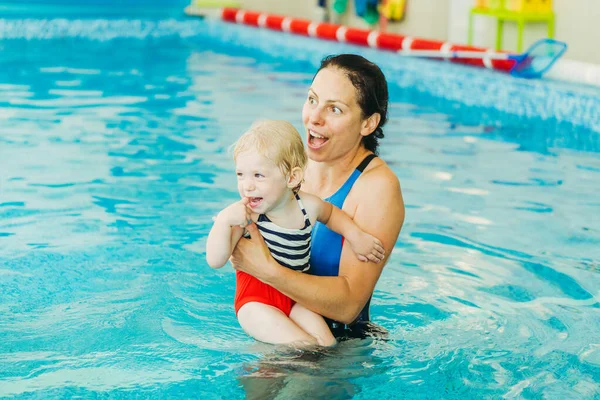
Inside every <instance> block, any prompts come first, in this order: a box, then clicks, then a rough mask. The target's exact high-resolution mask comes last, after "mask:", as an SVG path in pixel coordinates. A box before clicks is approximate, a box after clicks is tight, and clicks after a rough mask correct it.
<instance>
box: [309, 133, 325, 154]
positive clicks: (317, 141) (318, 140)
mask: <svg viewBox="0 0 600 400" xmlns="http://www.w3.org/2000/svg"><path fill="white" fill-rule="evenodd" d="M328 140H329V139H328V138H326V137H325V136H321V135H319V134H318V133H315V132H313V131H311V130H310V129H309V130H308V147H310V148H311V149H315V150H316V149H320V148H321V147H323V146H324V145H325V143H327V141H328Z"/></svg>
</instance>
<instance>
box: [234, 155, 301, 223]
mask: <svg viewBox="0 0 600 400" xmlns="http://www.w3.org/2000/svg"><path fill="white" fill-rule="evenodd" d="M235 171H236V174H237V177H238V191H239V192H240V195H241V196H242V197H248V198H249V199H250V202H249V203H248V205H249V206H250V208H251V209H252V211H253V212H255V213H257V214H265V213H267V212H269V211H272V210H274V209H276V208H278V207H279V206H281V205H282V204H284V203H285V201H286V200H287V199H288V198H289V197H288V196H289V195H290V193H291V190H290V188H289V187H288V185H287V179H286V176H285V175H284V174H283V173H282V172H281V169H279V166H277V165H276V164H275V163H274V162H273V161H271V160H269V159H268V158H266V157H264V156H262V155H260V154H259V153H258V152H256V151H251V150H249V151H244V152H242V153H240V154H238V156H237V158H236V162H235Z"/></svg>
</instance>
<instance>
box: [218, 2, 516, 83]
mask: <svg viewBox="0 0 600 400" xmlns="http://www.w3.org/2000/svg"><path fill="white" fill-rule="evenodd" d="M219 14H220V15H219ZM217 15H219V16H220V18H221V19H223V20H224V21H228V22H234V23H238V24H244V25H250V26H255V27H257V28H266V29H271V30H275V31H282V32H288V33H293V34H296V35H303V36H310V37H315V38H319V39H325V40H333V41H338V42H345V43H352V44H356V45H360V46H369V47H373V48H377V49H381V50H387V51H393V52H401V53H405V54H410V52H411V51H413V50H421V51H422V50H430V51H432V53H431V54H432V55H431V57H435V55H434V54H437V53H438V52H439V53H445V54H447V55H450V54H452V52H456V51H473V52H478V53H484V54H490V55H491V54H493V53H494V52H493V51H491V50H488V49H484V48H480V47H473V46H462V45H456V44H452V43H448V42H442V41H437V40H428V39H420V38H413V37H410V36H403V35H399V34H396V33H389V32H378V31H372V30H368V29H360V28H352V27H347V26H343V25H337V24H331V23H327V22H314V21H310V20H307V19H301V18H291V17H284V16H281V15H274V14H266V13H261V12H257V11H246V10H241V9H239V8H229V7H226V8H223V9H221V10H220V13H217ZM449 58H450V57H449ZM450 59H451V61H454V62H460V63H463V64H470V65H475V66H480V67H486V68H491V69H495V70H500V71H510V69H511V68H512V67H513V65H514V63H515V62H514V61H512V60H496V59H492V58H491V57H486V56H484V57H483V58H450Z"/></svg>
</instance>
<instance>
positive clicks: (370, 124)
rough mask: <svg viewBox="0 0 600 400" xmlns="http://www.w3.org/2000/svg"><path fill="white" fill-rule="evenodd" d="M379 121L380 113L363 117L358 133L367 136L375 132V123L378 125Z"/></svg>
mask: <svg viewBox="0 0 600 400" xmlns="http://www.w3.org/2000/svg"><path fill="white" fill-rule="evenodd" d="M379 121H381V114H379V113H374V114H372V115H371V116H370V117H369V118H367V119H365V120H364V121H363V122H362V127H361V129H360V134H361V135H362V136H369V135H370V134H371V133H373V132H375V129H377V125H379Z"/></svg>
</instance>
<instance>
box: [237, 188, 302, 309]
mask: <svg viewBox="0 0 600 400" xmlns="http://www.w3.org/2000/svg"><path fill="white" fill-rule="evenodd" d="M295 196H296V201H297V202H298V207H299V208H300V211H302V215H303V216H304V226H303V227H302V228H300V229H297V228H296V229H290V228H283V227H281V226H279V225H276V224H274V223H273V222H271V220H270V219H269V218H268V217H267V216H266V215H265V214H260V215H259V216H258V220H257V221H256V225H257V227H258V230H259V231H260V233H261V235H262V236H263V238H264V239H265V243H266V244H267V247H268V248H269V251H270V252H271V255H272V256H273V258H274V259H275V260H276V261H277V262H278V263H279V264H281V265H283V266H284V267H287V268H290V269H293V270H294V271H298V272H306V271H308V270H309V269H310V264H309V259H310V242H311V234H312V225H311V223H310V220H309V218H308V214H307V213H306V210H305V208H304V205H303V204H302V200H300V196H298V195H297V194H296V195H295ZM250 302H258V303H263V304H267V305H270V306H273V307H276V308H278V309H280V310H281V311H282V312H283V313H284V314H285V315H287V316H289V315H290V311H291V310H292V307H293V305H294V301H293V300H292V299H290V298H289V297H287V296H286V295H284V294H283V293H281V292H279V291H278V290H276V289H275V288H273V287H271V286H269V285H267V284H265V283H263V282H261V281H259V280H258V279H256V278H254V277H253V276H252V275H248V274H246V273H245V272H241V271H237V272H236V293H235V301H234V305H235V313H236V315H237V313H238V311H239V309H240V308H241V307H242V306H243V305H244V304H247V303H250Z"/></svg>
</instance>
